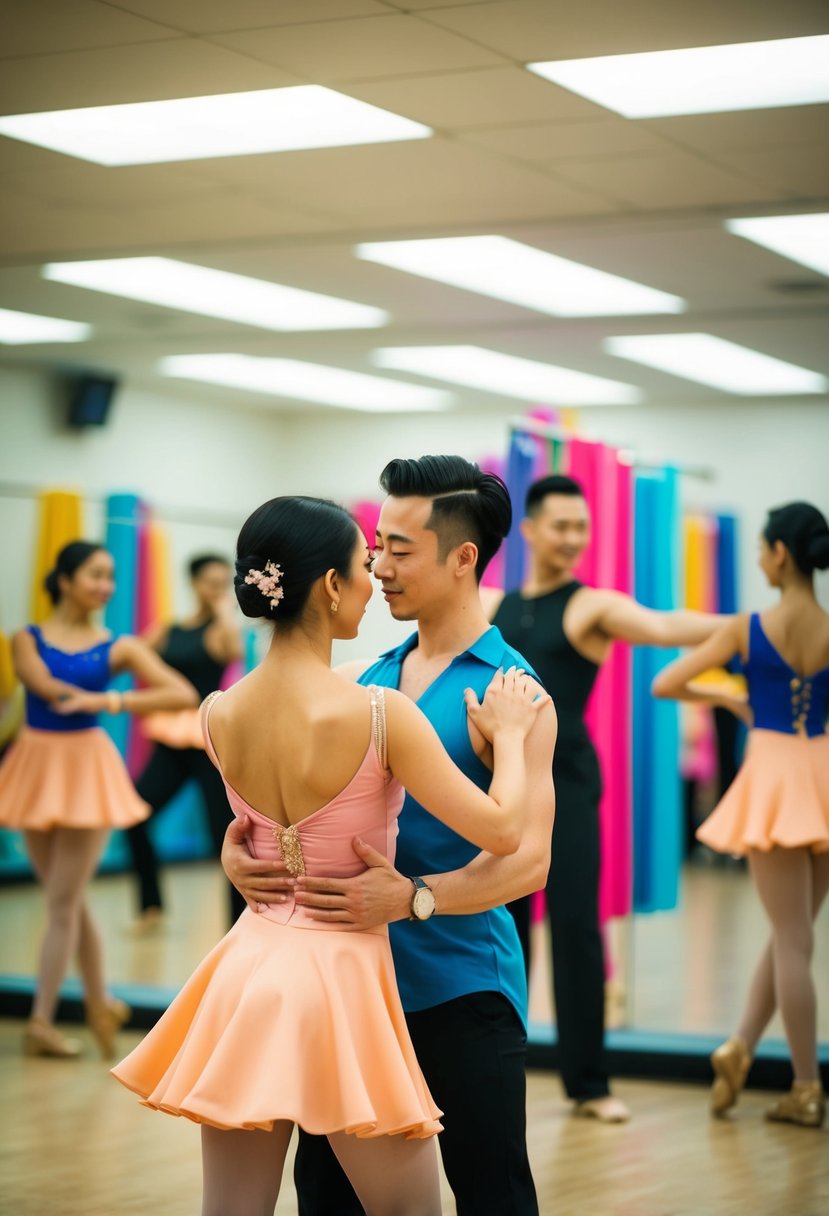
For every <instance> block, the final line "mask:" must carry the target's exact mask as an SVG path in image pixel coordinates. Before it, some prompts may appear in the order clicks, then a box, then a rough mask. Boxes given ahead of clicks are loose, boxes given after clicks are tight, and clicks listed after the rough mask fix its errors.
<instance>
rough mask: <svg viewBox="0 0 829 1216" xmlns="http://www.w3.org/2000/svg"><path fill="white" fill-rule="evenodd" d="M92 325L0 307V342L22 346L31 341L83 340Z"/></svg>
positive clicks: (87, 335) (88, 333)
mask: <svg viewBox="0 0 829 1216" xmlns="http://www.w3.org/2000/svg"><path fill="white" fill-rule="evenodd" d="M91 333H92V326H91V325H85V324H84V323H83V322H81V321H63V320H61V319H60V318H59V317H41V316H38V315H37V314H35V313H31V312H15V310H14V309H11V308H0V342H4V343H6V344H7V345H8V346H23V345H25V344H27V343H33V342H85V341H86V339H87V338H88V337H89V335H90V334H91Z"/></svg>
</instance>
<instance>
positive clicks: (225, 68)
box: [0, 38, 301, 114]
mask: <svg viewBox="0 0 829 1216" xmlns="http://www.w3.org/2000/svg"><path fill="white" fill-rule="evenodd" d="M299 83H301V82H300V81H298V80H297V79H296V77H294V76H289V75H288V74H287V73H285V72H282V71H280V70H279V69H277V68H273V67H267V66H266V65H265V64H262V63H258V62H255V61H254V60H252V59H248V58H247V57H246V56H244V55H239V54H235V53H233V52H232V51H229V50H226V49H225V48H223V47H219V46H213V45H212V44H210V43H207V42H202V41H201V40H199V39H196V38H176V39H172V40H170V41H167V42H147V43H142V44H140V45H135V46H120V47H107V48H106V49H101V50H91V51H74V52H69V53H67V54H62V55H43V56H28V57H25V58H21V59H14V60H9V61H7V62H6V63H4V64H3V70H2V72H0V113H2V114H25V113H29V112H33V113H37V112H40V111H45V110H70V109H74V108H75V107H82V106H104V105H117V104H119V103H124V102H130V101H156V100H160V99H162V98H171V97H200V96H207V95H209V94H214V93H233V92H240V91H243V90H246V89H273V88H279V87H280V86H282V85H291V84H299Z"/></svg>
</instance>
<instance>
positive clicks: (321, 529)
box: [113, 498, 549, 1216]
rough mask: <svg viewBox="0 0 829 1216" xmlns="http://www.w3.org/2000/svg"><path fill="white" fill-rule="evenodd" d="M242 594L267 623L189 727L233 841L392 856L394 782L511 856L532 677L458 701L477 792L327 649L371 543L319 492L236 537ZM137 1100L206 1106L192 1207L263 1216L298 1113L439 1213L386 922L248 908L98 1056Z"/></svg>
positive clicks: (309, 852)
mask: <svg viewBox="0 0 829 1216" xmlns="http://www.w3.org/2000/svg"><path fill="white" fill-rule="evenodd" d="M238 555H239V559H238V561H237V576H236V588H237V596H238V599H239V603H240V605H241V608H242V611H243V612H244V613H245V614H246V615H247V616H251V617H263V618H265V619H266V620H269V621H272V622H273V627H274V631H273V639H272V642H271V646H270V649H269V651H268V654H267V656H266V658H265V659H264V661H263V662H262V664H261V665H260V666H259V667H258V668H257V669H256V670H255V671H253V672H252V673H251V674H250V675H248V676H246V677H245V678H244V679H243V680H241V681H240V682H239V683H238V684H236V685H234V687H233V688H231V689H230V690H228V691H227V692H224V693H214V694H212V695H211V696H210V697H209V698H208V699H207V701H206V702H205V704H204V707H203V711H202V712H203V726H204V734H205V742H206V745H207V748H208V752H209V754H210V756H211V758H212V759H213V761H214V763H215V764H216V765H217V767H218V768H219V769H220V771H221V772H222V776H223V778H224V781H225V786H226V789H227V793H228V797H229V799H230V803H231V806H232V808H233V811H234V813H235V814H236V815H237V816H239V817H240V818H241V817H242V816H247V817H248V820H249V821H250V824H251V825H252V826H251V829H250V833H249V836H248V847H249V849H250V851H251V853H252V854H254V855H255V856H256V857H263V858H268V859H271V858H272V859H273V860H274V862H275V864H276V865H278V866H280V867H281V868H283V871H287V872H288V873H290V874H292V875H294V876H298V875H301V874H324V875H332V874H334V875H337V874H340V875H342V876H344V877H347V876H350V875H353V874H355V873H357V872H359V870H360V869H361V868H362V863H361V862H360V861H359V859H358V858H357V856H356V854H355V853H354V851H353V849H352V842H353V840H354V838H355V837H356V836H359V837H360V838H361V839H362V840H364V841H366V842H368V843H370V844H371V845H372V846H373V847H374V848H375V849H377V850H379V851H381V852H382V853H384V854H385V855H386V856H387V857H389V858H391V857H393V855H394V846H395V839H396V835H397V816H398V814H399V812H400V809H401V806H402V803H403V797H404V791H403V785H404V784H405V786H406V788H407V789H409V790H411V791H412V792H413V793H414V795H415V797H417V798H418V800H419V801H421V802H422V803H423V804H424V805H425V806H427V807H428V808H429V809H430V810H431V811H432V813H433V814H435V815H436V816H438V817H439V818H441V819H442V820H443V821H444V822H445V823H447V824H448V825H449V826H450V827H452V828H453V829H454V830H456V831H457V832H459V833H461V834H462V835H464V836H466V837H467V838H468V839H470V840H472V841H474V842H475V843H476V844H478V845H479V846H480V847H481V848H484V849H487V850H489V851H491V852H494V853H502V854H503V853H509V852H514V851H515V850H516V849H517V847H518V844H519V842H520V837H521V830H522V825H523V814H524V810H523V808H524V804H525V801H526V798H525V793H526V772H525V764H524V739H525V737H526V735H527V734H528V732H529V730H530V729H531V727H532V724H533V722H534V721H535V717H536V714H537V712H538V710H539V708H540V707H541V706H542V705H544V704H547V703H549V698H548V697H546V695H544V694H543V693H542V692H541V690H540V688H539V686H538V685H537V684H536V683H535V682H534V681H531V680H530V679H528V678H527V677H526V676H525V675H524V674H523V673H520V672H516V671H515V670H514V669H513V670H511V671H510V672H507V673H506V675H504V674H499V675H497V676H496V677H495V679H494V680H493V683H492V685H490V689H489V690H488V692H487V695H486V697H485V698H484V702H483V705H482V706H481V705H479V704H478V702H477V699H476V698H475V696H474V694H472V693H471V692H470V693H468V694H467V708H468V712H469V713H470V715H471V716H472V717H473V718H474V720H475V722H476V723H477V724H478V726H479V727H481V728H482V729H483V730H484V731H485V733H486V734H487V737H490V738H491V739H492V742H493V748H494V755H495V770H494V774H493V779H492V784H491V786H490V791H489V795H487V794H484V793H483V792H482V791H481V790H480V789H479V788H478V787H477V786H475V785H474V784H473V783H472V782H471V781H470V780H468V779H467V778H466V777H465V776H464V775H463V774H462V773H461V772H460V770H459V769H457V768H455V766H454V765H453V764H452V762H451V761H450V759H449V757H448V756H447V755H446V753H445V751H444V750H443V748H442V746H441V744H440V742H439V740H438V738H437V735H436V734H435V732H434V730H433V729H432V727H431V726H430V725H429V723H428V722H427V721H426V719H425V717H424V716H423V715H422V714H421V713H420V711H419V710H418V709H417V708H416V707H415V706H414V705H413V704H412V703H411V702H410V701H409V700H408V699H407V698H406V697H403V696H402V695H400V694H399V693H396V692H393V691H390V690H383V689H380V688H375V687H371V688H363V687H361V686H360V685H357V684H354V683H352V682H351V681H347V680H346V679H344V678H343V677H342V676H340V675H338V674H337V673H335V672H333V671H332V670H331V667H330V662H331V646H332V641H333V640H334V639H337V638H353V637H355V636H356V634H357V629H358V626H359V623H360V620H361V618H362V616H363V613H364V611H365V608H366V604H367V603H368V600H369V597H370V595H371V578H370V570H371V562H372V558H371V554H370V551H367V547H366V544H365V539H364V538H363V537H362V535H361V534H360V533H359V530H358V528H357V526H356V525H355V523H354V521H353V520H352V519H351V517H350V516H349V515H348V514H347V512H345V511H344V510H343V509H342V508H340V507H337V506H336V505H334V504H333V503H329V502H325V501H322V500H319V499H309V498H277V499H274V500H272V501H271V502H268V503H265V504H264V506H262V507H260V508H259V509H258V510H257V511H256V512H254V514H253V515H252V516H251V517H250V519H249V520H248V521H247V522H246V523H245V525H244V527H243V528H242V531H241V533H240V536H239V543H238ZM113 1072H114V1074H115V1076H116V1077H117V1078H118V1080H119V1081H121V1082H122V1083H123V1084H124V1085H126V1086H127V1087H128V1088H130V1089H132V1090H134V1091H135V1092H136V1093H138V1094H139V1095H140V1097H141V1098H142V1100H143V1102H144V1104H145V1105H147V1106H150V1107H152V1108H154V1109H156V1110H160V1111H166V1112H168V1113H170V1114H175V1115H183V1116H186V1117H187V1118H189V1119H192V1120H193V1121H195V1122H198V1123H200V1124H202V1157H203V1167H204V1199H203V1207H202V1213H203V1216H265V1214H270V1213H272V1212H273V1210H274V1207H275V1204H276V1200H277V1196H278V1193H279V1187H280V1182H281V1176H282V1169H283V1164H284V1159H285V1153H286V1150H287V1147H288V1142H289V1140H290V1137H291V1133H292V1130H293V1126H294V1124H299V1125H300V1126H302V1127H303V1128H306V1129H307V1130H308V1131H310V1132H313V1133H317V1134H322V1135H326V1136H328V1137H329V1139H330V1141H331V1144H332V1147H333V1148H334V1151H335V1152H336V1154H337V1156H338V1158H339V1160H340V1162H341V1163H342V1165H343V1168H344V1169H345V1171H346V1173H347V1174H348V1176H349V1178H350V1180H351V1182H352V1185H353V1186H354V1187H355V1190H356V1191H357V1193H358V1194H359V1196H360V1200H361V1202H362V1204H363V1206H364V1208H365V1211H366V1212H367V1213H368V1214H369V1216H391V1214H392V1213H394V1214H395V1216H415V1214H417V1216H435V1214H436V1213H439V1212H440V1194H439V1185H438V1176H437V1161H436V1155H435V1151H434V1140H433V1137H434V1135H435V1133H436V1132H438V1131H440V1123H439V1122H438V1119H439V1116H440V1113H441V1112H440V1111H439V1110H438V1109H437V1107H436V1106H435V1103H434V1101H433V1100H432V1098H431V1095H430V1094H429V1091H428V1089H427V1087H426V1083H425V1082H424V1080H423V1076H422V1074H421V1072H420V1069H419V1067H418V1064H417V1060H416V1058H415V1055H414V1050H413V1048H412V1044H411V1040H410V1038H409V1035H408V1031H407V1028H406V1023H405V1019H404V1016H403V1011H402V1007H401V1004H400V998H399V996H398V992H397V984H396V982H395V976H394V969H393V965H392V961H391V952H390V949H389V942H388V933H387V929H386V927H385V926H383V927H382V928H378V929H376V930H372V931H367V932H350V931H349V930H348V928H347V927H346V926H343V925H341V924H338V923H330V922H327V921H320V920H315V919H313V918H312V917H311V916H310V915H308V913H307V912H306V911H305V910H304V909H303V908H302V906H300V905H297V904H296V903H295V902H294V898H293V895H288V896H281V897H279V902H274V903H272V904H269V905H267V906H266V907H265V908H264V909H263V911H262V912H261V914H259V915H255V914H254V913H253V912H251V911H249V910H246V911H245V912H244V913H243V914H242V916H241V917H240V919H239V920H238V921H237V923H236V924H235V926H234V927H233V929H231V931H230V933H228V934H227V936H226V937H225V938H224V939H223V940H222V941H221V942H220V943H219V944H218V946H216V947H215V949H214V950H213V951H212V952H211V953H210V954H209V955H208V956H207V958H206V959H205V960H204V961H203V962H202V964H201V965H200V966H199V968H198V969H197V970H196V972H195V973H194V975H193V976H191V978H190V979H189V980H188V981H187V983H186V984H185V985H184V988H183V989H182V991H181V992H180V994H179V995H178V996H177V997H176V999H175V1000H174V1001H173V1003H172V1005H171V1006H170V1008H169V1009H168V1010H167V1012H166V1013H165V1014H164V1015H163V1016H162V1018H161V1020H160V1021H159V1022H158V1024H157V1025H156V1026H155V1028H154V1029H153V1030H152V1031H150V1033H149V1034H148V1035H147V1037H146V1038H145V1039H144V1040H143V1042H142V1043H140V1044H139V1046H138V1047H137V1048H136V1049H135V1051H133V1052H132V1053H131V1054H130V1055H129V1056H128V1057H127V1058H126V1059H125V1060H124V1061H122V1063H121V1064H119V1065H118V1066H117V1067H116V1068H115V1069H113Z"/></svg>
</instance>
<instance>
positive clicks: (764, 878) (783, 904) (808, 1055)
mask: <svg viewBox="0 0 829 1216" xmlns="http://www.w3.org/2000/svg"><path fill="white" fill-rule="evenodd" d="M749 865H750V867H751V875H752V878H753V879H754V883H755V886H756V887H757V891H758V894H759V896H760V899H761V901H762V904H763V907H764V908H765V910H766V913H767V915H768V918H769V920H770V921H771V929H772V938H771V950H772V961H773V967H774V987H775V994H776V997H777V1006H778V1008H779V1010H780V1013H781V1015H782V1018H783V1025H784V1027H785V1029H786V1039H787V1040H788V1044H789V1050H790V1052H791V1057H792V1066H793V1069H794V1076H795V1080H796V1081H814V1080H815V1079H816V1078H817V1075H818V1070H817V1024H816V1019H817V1013H816V999H815V986H814V982H813V980H812V973H811V966H812V951H813V947H814V935H813V930H812V919H813V912H812V909H813V902H814V894H813V868H814V867H813V860H812V854H811V853H810V852H809V850H808V849H805V848H801V849H782V848H776V849H771V850H770V851H769V852H768V853H763V852H760V851H759V850H757V849H753V850H752V851H751V853H750V854H749Z"/></svg>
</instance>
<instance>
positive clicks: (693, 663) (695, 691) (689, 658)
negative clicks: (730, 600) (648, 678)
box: [651, 615, 750, 719]
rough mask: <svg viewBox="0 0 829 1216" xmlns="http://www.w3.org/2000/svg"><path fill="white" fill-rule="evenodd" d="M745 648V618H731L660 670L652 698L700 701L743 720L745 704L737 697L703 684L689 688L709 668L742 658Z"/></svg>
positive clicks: (653, 686) (652, 690) (746, 619)
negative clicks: (709, 689) (699, 643)
mask: <svg viewBox="0 0 829 1216" xmlns="http://www.w3.org/2000/svg"><path fill="white" fill-rule="evenodd" d="M747 647H748V617H747V616H745V615H741V616H735V617H731V618H730V619H729V620H728V621H726V623H725V624H724V625H721V626H720V628H719V629H718V630H717V631H716V633H714V634H713V635H712V636H711V637H710V638H709V639H708V641H707V642H703V643H702V645H700V646H697V647H696V648H695V649H694V650H692V651H691V652H690V653H689V654H686V655H683V656H682V658H680V659H677V660H676V662H674V663H669V664H668V666H667V667H665V668H663V670H662V671H660V673H659V675H658V676H657V677H656V679H655V680H654V682H653V684H652V685H651V692H652V693H653V695H654V696H655V697H666V698H670V699H672V700H676V701H701V702H703V703H705V704H707V705H718V706H722V707H723V708H724V709H729V710H731V712H732V713H736V714H737V715H738V716H739V717H741V718H744V719H746V718H747V713H750V711H749V710H748V705H747V703H745V702H743V701H742V700H741V699H740V698H738V697H736V696H734V695H730V694H727V693H723V692H721V691H717V689H716V688H713V689H712V691H711V692H706V691H704V685H701V686H698V687H696V688H694V687H692V685H693V682H694V677H695V676H700V675H702V674H703V672H706V671H710V670H711V668H715V667H725V666H726V665H727V664H728V663H729V662H730V661H731V659H733V658H734V657H735V655H740V656H741V657H745V655H746V652H747Z"/></svg>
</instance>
